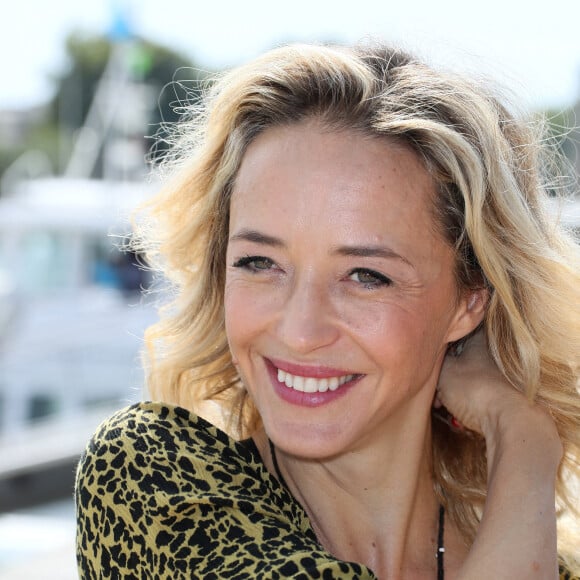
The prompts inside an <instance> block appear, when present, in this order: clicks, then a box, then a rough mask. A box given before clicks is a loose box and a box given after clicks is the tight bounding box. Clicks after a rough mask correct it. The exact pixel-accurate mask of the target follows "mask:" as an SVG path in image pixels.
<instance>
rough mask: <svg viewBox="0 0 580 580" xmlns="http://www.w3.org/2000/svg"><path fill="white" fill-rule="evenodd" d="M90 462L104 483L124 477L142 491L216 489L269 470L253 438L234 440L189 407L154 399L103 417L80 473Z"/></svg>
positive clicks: (214, 490)
mask: <svg viewBox="0 0 580 580" xmlns="http://www.w3.org/2000/svg"><path fill="white" fill-rule="evenodd" d="M87 465H90V468H91V470H92V471H94V472H96V473H100V481H101V483H103V482H104V479H109V480H111V481H114V480H118V479H119V478H121V479H125V480H127V484H128V485H132V486H138V487H139V488H140V489H141V491H146V490H147V489H148V490H149V491H160V490H165V491H167V492H169V491H171V490H172V489H174V488H175V489H174V491H176V492H177V491H178V490H177V487H180V488H183V489H184V490H190V489H191V490H195V491H196V492H198V493H203V492H204V491H205V492H214V493H215V492H216V491H217V490H216V489H215V488H217V487H220V484H225V483H227V484H230V485H231V484H232V483H234V480H235V479H236V476H237V478H241V477H242V478H243V475H244V474H246V475H251V477H252V480H253V481H260V480H261V479H263V477H264V476H265V475H266V473H265V468H264V466H263V464H262V462H261V459H260V456H259V454H258V451H257V449H256V447H255V445H254V444H253V442H252V441H251V440H247V441H236V440H234V439H233V438H231V437H230V436H229V435H228V434H227V433H225V432H224V431H222V430H220V429H219V428H217V427H216V426H214V425H212V424H211V423H210V422H208V421H206V420H205V419H203V418H202V417H199V416H197V415H195V414H194V413H192V412H190V411H188V410H186V409H183V408H181V407H176V406H172V405H168V404H164V403H156V402H144V403H137V404H134V405H131V406H129V407H126V408H124V409H121V410H120V411H118V412H116V413H115V414H114V415H112V416H111V417H109V418H108V419H107V420H105V421H104V422H103V423H102V424H101V425H100V426H99V427H98V429H97V430H96V432H95V434H94V435H93V437H92V438H91V440H90V441H89V443H88V445H87V447H86V449H85V452H84V453H83V456H82V458H81V461H80V465H79V472H80V474H81V475H82V474H83V472H86V470H87ZM188 483H189V484H188ZM245 483H246V484H247V483H248V482H247V481H246V482H245Z"/></svg>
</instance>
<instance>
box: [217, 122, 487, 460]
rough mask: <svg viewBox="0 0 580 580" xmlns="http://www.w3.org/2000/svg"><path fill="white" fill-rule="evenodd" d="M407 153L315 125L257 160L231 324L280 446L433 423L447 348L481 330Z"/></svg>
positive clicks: (313, 447) (239, 244)
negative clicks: (456, 278) (433, 406)
mask: <svg viewBox="0 0 580 580" xmlns="http://www.w3.org/2000/svg"><path fill="white" fill-rule="evenodd" d="M433 196H434V184H433V182H432V179H431V177H430V175H429V174H428V173H427V171H426V170H425V169H424V167H423V166H422V164H421V163H420V161H419V159H418V158H417V156H416V155H415V154H414V153H413V152H411V151H410V150H409V149H406V148H404V147H403V146H400V145H395V144H392V143H390V142H387V141H384V140H379V139H376V138H370V137H366V136H362V135H360V134H357V133H355V132H329V131H325V130H323V129H322V128H321V127H320V126H319V125H317V124H316V123H315V122H308V123H302V124H297V125H293V126H288V127H279V128H271V129H268V130H267V131H265V132H264V133H263V134H261V135H260V136H259V137H258V138H257V139H256V140H255V141H254V142H253V143H252V144H251V145H250V147H249V148H248V150H247V152H246V154H245V156H244V158H243V162H242V165H241V168H240V171H239V174H238V176H237V179H236V182H235V186H234V190H233V194H232V200H231V218H230V238H229V243H228V249H227V275H226V287H225V318H226V330H227V335H228V340H229V344H230V348H231V352H232V356H233V359H234V362H235V364H236V365H237V367H238V370H239V373H240V376H241V377H242V380H243V382H244V384H245V385H246V388H247V389H248V391H249V393H250V395H251V397H252V399H253V401H254V402H255V404H256V406H257V409H258V411H259V413H260V414H261V417H262V419H263V422H264V426H265V429H266V432H267V433H268V435H269V436H270V438H271V439H272V440H273V441H274V443H276V445H278V446H279V447H281V448H282V449H284V450H285V451H287V452H289V453H293V454H295V455H299V456H302V457H323V456H331V455H334V454H337V453H341V452H344V451H348V450H351V451H354V450H356V449H357V448H359V447H360V446H362V445H366V444H370V443H373V442H374V441H379V440H380V438H381V437H386V436H388V434H389V433H390V432H392V430H393V429H399V430H400V429H401V428H405V426H406V427H409V426H410V425H413V423H414V422H417V421H420V422H421V423H422V424H423V425H424V424H426V422H427V421H428V416H429V410H430V406H431V402H432V399H433V394H434V390H435V386H436V383H437V378H438V375H439V370H440V366H441V363H442V359H443V357H444V354H445V349H446V345H447V343H448V342H450V341H453V340H457V339H458V338H460V337H462V336H464V335H465V334H466V333H467V332H469V331H470V330H471V329H472V328H473V327H475V325H476V324H477V323H478V322H479V319H477V320H475V318H476V314H475V313H472V311H471V309H470V307H469V305H468V304H467V303H468V297H467V296H465V297H463V296H461V295H460V293H459V292H458V289H457V287H456V284H455V281H454V255H453V252H452V250H451V248H450V247H449V246H448V245H447V244H446V243H445V242H444V240H443V238H442V237H441V235H440V234H439V233H438V230H437V227H436V224H435V222H434V217H433V211H432V207H433Z"/></svg>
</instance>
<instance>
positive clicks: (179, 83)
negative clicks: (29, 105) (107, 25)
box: [49, 33, 209, 168]
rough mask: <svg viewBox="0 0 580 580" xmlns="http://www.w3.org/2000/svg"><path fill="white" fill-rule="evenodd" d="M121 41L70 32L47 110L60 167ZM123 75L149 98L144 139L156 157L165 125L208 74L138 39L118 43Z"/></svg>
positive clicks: (193, 98) (198, 90) (192, 99)
mask: <svg viewBox="0 0 580 580" xmlns="http://www.w3.org/2000/svg"><path fill="white" fill-rule="evenodd" d="M118 42H119V41H115V40H111V39H109V38H108V37H106V36H85V35H81V34H79V33H74V34H71V35H70V36H69V38H68V39H67V43H66V53H67V56H68V61H69V65H68V67H67V69H66V71H65V72H64V73H63V74H62V75H61V76H59V77H57V78H56V79H55V83H56V92H55V96H54V98H53V100H52V103H51V107H50V111H51V114H50V118H49V122H50V123H52V124H56V125H59V126H60V127H61V128H62V130H63V137H62V140H61V143H60V146H59V149H60V163H59V165H60V167H61V168H62V167H64V164H65V162H66V159H67V158H68V155H69V154H70V147H71V143H72V136H73V135H74V133H75V131H76V130H77V129H78V128H80V127H81V126H82V125H83V123H84V122H85V119H86V118H87V114H88V112H89V109H90V107H91V103H92V102H93V98H94V96H95V93H96V91H97V87H98V84H99V81H100V79H101V77H102V76H103V73H104V71H105V69H106V67H107V65H108V63H109V61H110V59H111V56H112V54H113V51H114V49H115V48H116V47H117V46H118ZM121 42H122V43H123V44H124V50H125V53H124V59H125V66H126V67H127V68H128V70H127V71H125V72H126V73H127V75H128V77H129V78H130V79H131V80H132V81H133V82H135V83H139V84H141V85H142V86H144V87H147V89H148V90H147V95H148V96H147V98H148V99H151V100H152V102H151V103H150V115H149V117H150V118H149V119H148V125H147V124H146V126H144V127H143V136H145V135H148V136H153V135H155V136H156V139H157V143H156V145H155V147H154V149H153V151H152V157H153V158H154V159H155V158H156V157H158V156H159V155H161V154H162V153H163V150H164V149H165V148H166V147H167V145H166V144H165V142H164V140H163V137H164V126H166V125H171V124H172V123H174V122H175V121H177V120H178V118H179V116H180V108H181V107H182V106H183V105H184V104H185V103H188V104H193V103H195V102H197V101H198V100H199V98H200V95H201V91H202V86H203V83H204V82H205V81H206V79H207V78H208V76H209V73H208V72H207V71H203V70H202V69H201V68H200V67H199V66H196V65H195V63H194V62H193V61H192V60H190V59H188V58H187V57H185V56H183V55H182V54H179V53H178V52H175V51H173V50H171V49H169V48H166V47H164V46H161V45H158V44H155V43H153V42H149V41H147V40H144V39H140V38H131V39H129V40H122V41H121Z"/></svg>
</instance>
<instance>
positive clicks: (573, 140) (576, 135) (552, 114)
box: [543, 101, 580, 191]
mask: <svg viewBox="0 0 580 580" xmlns="http://www.w3.org/2000/svg"><path fill="white" fill-rule="evenodd" d="M578 112H580V101H579V102H578V103H577V104H576V107H575V108H570V109H563V110H558V111H556V110H548V111H545V112H544V114H543V116H544V118H545V119H546V122H547V130H548V136H549V138H550V139H551V141H552V144H553V145H554V146H555V147H556V149H557V151H558V153H559V154H561V155H562V158H561V159H560V162H561V167H560V172H561V174H562V175H565V176H568V178H569V180H568V189H570V190H571V191H577V187H578V184H580V151H579V148H580V127H579V126H578V120H577V118H578Z"/></svg>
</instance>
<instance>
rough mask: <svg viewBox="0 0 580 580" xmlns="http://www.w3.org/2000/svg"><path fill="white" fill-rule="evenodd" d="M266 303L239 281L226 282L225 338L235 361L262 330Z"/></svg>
mask: <svg viewBox="0 0 580 580" xmlns="http://www.w3.org/2000/svg"><path fill="white" fill-rule="evenodd" d="M266 306H267V305H266V303H265V302H264V300H263V299H262V298H261V297H260V296H259V293H256V289H255V288H253V287H250V286H249V285H248V284H245V283H244V282H242V281H240V280H233V281H228V280H226V286H225V292H224V316H225V327H226V336H227V338H228V343H229V345H230V350H231V352H232V356H233V358H234V362H235V363H236V364H237V361H236V359H238V358H239V357H242V356H243V350H244V348H247V346H248V344H249V343H250V341H251V340H252V339H253V338H254V337H255V336H256V335H257V334H259V332H260V331H261V330H262V329H263V327H264V324H265V320H266V318H267V312H268V308H267V307H266Z"/></svg>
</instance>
